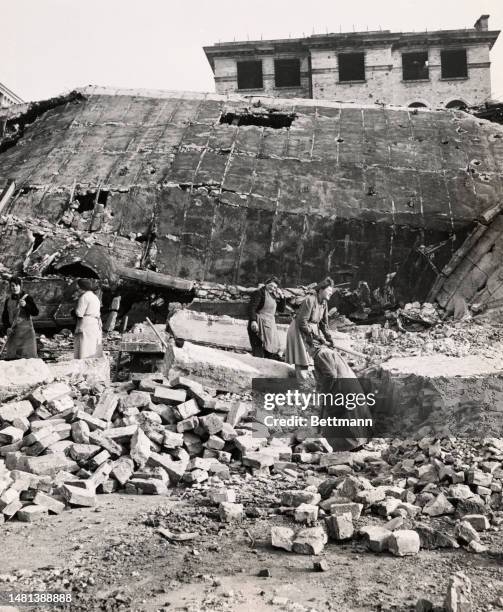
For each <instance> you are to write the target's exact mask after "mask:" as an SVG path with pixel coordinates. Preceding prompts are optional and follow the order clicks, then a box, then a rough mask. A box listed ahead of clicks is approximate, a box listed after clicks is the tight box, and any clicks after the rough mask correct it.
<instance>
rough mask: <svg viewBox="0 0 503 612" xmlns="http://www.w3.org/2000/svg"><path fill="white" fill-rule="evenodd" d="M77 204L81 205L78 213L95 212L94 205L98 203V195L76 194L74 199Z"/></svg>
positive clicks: (88, 193)
mask: <svg viewBox="0 0 503 612" xmlns="http://www.w3.org/2000/svg"><path fill="white" fill-rule="evenodd" d="M73 199H74V200H75V201H76V202H78V203H79V207H78V208H77V212H79V213H83V212H86V211H88V210H94V203H95V201H96V193H91V192H89V191H88V192H87V193H79V194H76V195H75V196H74V198H73Z"/></svg>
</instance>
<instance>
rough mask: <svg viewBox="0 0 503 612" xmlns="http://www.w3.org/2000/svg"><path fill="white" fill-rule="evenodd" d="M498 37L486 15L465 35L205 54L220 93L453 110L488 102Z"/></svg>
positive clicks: (271, 44) (306, 42)
mask: <svg viewBox="0 0 503 612" xmlns="http://www.w3.org/2000/svg"><path fill="white" fill-rule="evenodd" d="M498 35H499V31H494V30H489V15H482V16H481V17H480V18H479V19H478V20H477V22H476V23H475V25H474V27H473V28H470V29H464V30H440V31H435V32H419V33H417V32H406V33H392V32H390V31H378V32H351V33H341V34H324V35H313V36H309V37H306V38H297V39H280V40H260V41H248V42H228V43H218V44H215V45H212V46H210V47H205V48H204V52H205V53H206V57H207V58H208V61H209V63H210V66H211V68H212V70H213V73H214V78H215V87H216V91H217V93H221V94H227V93H240V94H244V95H246V94H250V95H253V94H260V95H271V96H276V97H282V98H287V97H288V98H290V97H295V98H297V97H300V98H315V99H328V100H337V101H340V102H356V103H360V104H368V103H373V102H376V103H385V104H396V105H399V106H425V107H430V108H438V107H448V108H456V107H463V106H472V105H477V104H481V103H483V102H484V101H485V100H487V99H489V98H490V96H491V74H490V68H491V63H490V50H491V48H492V47H493V45H494V43H495V42H496V40H497V38H498Z"/></svg>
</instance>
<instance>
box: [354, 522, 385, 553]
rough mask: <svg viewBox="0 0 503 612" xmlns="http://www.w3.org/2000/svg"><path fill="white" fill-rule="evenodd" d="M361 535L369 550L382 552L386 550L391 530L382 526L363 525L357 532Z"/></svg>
mask: <svg viewBox="0 0 503 612" xmlns="http://www.w3.org/2000/svg"><path fill="white" fill-rule="evenodd" d="M358 534H359V535H360V536H362V537H363V539H364V541H365V543H366V545H367V547H368V548H369V550H371V551H373V552H384V551H386V550H388V544H389V540H390V537H391V535H392V532H391V531H390V530H389V529H385V528H384V527H377V526H370V527H363V528H362V529H360V531H359V532H358Z"/></svg>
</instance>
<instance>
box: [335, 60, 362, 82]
mask: <svg viewBox="0 0 503 612" xmlns="http://www.w3.org/2000/svg"><path fill="white" fill-rule="evenodd" d="M338 59H339V81H341V82H342V81H364V80H365V54H364V53H340V54H339V58H338Z"/></svg>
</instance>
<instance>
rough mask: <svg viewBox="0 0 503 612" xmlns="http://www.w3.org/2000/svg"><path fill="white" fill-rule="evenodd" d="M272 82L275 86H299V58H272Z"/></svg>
mask: <svg viewBox="0 0 503 612" xmlns="http://www.w3.org/2000/svg"><path fill="white" fill-rule="evenodd" d="M274 83H275V85H276V87H300V60H299V59H297V58H295V59H277V60H274Z"/></svg>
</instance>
